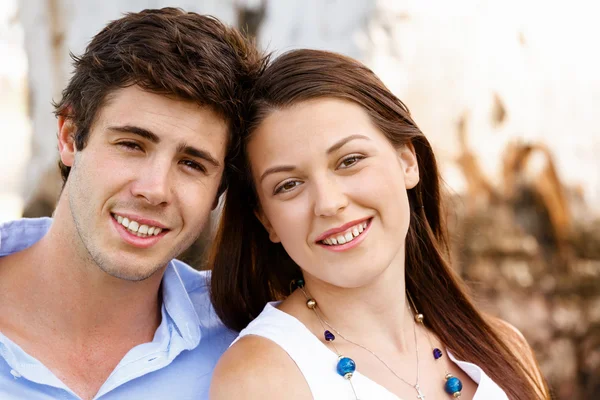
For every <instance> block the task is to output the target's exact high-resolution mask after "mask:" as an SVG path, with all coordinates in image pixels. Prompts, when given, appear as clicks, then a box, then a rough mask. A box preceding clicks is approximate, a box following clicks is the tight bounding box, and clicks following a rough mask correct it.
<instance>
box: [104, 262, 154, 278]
mask: <svg viewBox="0 0 600 400" xmlns="http://www.w3.org/2000/svg"><path fill="white" fill-rule="evenodd" d="M164 265H166V263H163V264H161V265H158V266H155V267H153V268H148V264H145V265H139V266H136V265H131V264H129V265H122V264H121V265H116V264H113V265H110V266H106V265H104V266H103V265H99V267H100V269H101V270H102V271H104V272H105V273H106V274H108V275H110V276H112V277H113V278H117V279H120V280H124V281H129V282H141V281H144V280H146V279H149V278H151V277H153V276H154V275H155V274H157V273H159V271H162V270H163V268H162V267H163V266H164Z"/></svg>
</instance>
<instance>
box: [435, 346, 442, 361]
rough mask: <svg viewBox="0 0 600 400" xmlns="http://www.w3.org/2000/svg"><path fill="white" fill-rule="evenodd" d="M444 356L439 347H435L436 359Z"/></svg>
mask: <svg viewBox="0 0 600 400" xmlns="http://www.w3.org/2000/svg"><path fill="white" fill-rule="evenodd" d="M442 356H443V354H442V351H441V350H440V349H438V348H435V349H433V358H435V359H436V360H437V359H438V358H441V357H442Z"/></svg>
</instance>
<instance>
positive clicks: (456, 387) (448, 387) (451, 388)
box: [444, 376, 462, 394]
mask: <svg viewBox="0 0 600 400" xmlns="http://www.w3.org/2000/svg"><path fill="white" fill-rule="evenodd" d="M444 390H445V391H446V393H448V394H454V393H456V392H460V391H461V390H462V382H461V381H460V379H458V378H457V377H455V376H451V377H450V378H448V379H447V380H446V384H445V385H444Z"/></svg>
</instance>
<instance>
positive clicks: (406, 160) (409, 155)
mask: <svg viewBox="0 0 600 400" xmlns="http://www.w3.org/2000/svg"><path fill="white" fill-rule="evenodd" d="M396 152H397V153H398V160H400V165H401V166H402V171H403V172H404V185H405V186H406V189H412V188H414V187H415V186H417V184H418V183H419V163H418V162H417V155H416V153H415V147H414V146H413V144H412V143H407V144H405V145H403V146H402V147H400V148H399V149H398V150H396Z"/></svg>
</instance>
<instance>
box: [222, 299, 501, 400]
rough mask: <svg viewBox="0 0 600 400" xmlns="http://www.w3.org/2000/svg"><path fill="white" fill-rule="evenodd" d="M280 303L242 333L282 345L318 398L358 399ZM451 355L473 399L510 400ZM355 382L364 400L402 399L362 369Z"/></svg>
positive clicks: (328, 355)
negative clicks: (472, 385) (471, 384)
mask: <svg viewBox="0 0 600 400" xmlns="http://www.w3.org/2000/svg"><path fill="white" fill-rule="evenodd" d="M278 304H279V302H271V303H268V304H267V305H266V306H265V308H264V310H263V311H262V313H261V314H260V315H259V316H258V317H257V318H256V319H255V320H254V321H252V322H251V323H250V324H249V325H248V327H246V329H244V330H243V331H241V332H240V335H239V336H238V338H237V339H236V340H235V341H234V343H235V342H236V341H237V340H239V339H240V338H242V337H244V336H246V335H256V336H261V337H264V338H266V339H269V340H271V341H272V342H274V343H276V344H277V345H278V346H280V347H281V348H282V349H283V350H284V351H285V352H286V353H287V354H288V355H289V356H290V358H291V359H292V360H294V362H295V363H296V365H297V366H298V369H299V370H300V372H302V374H303V375H304V379H306V382H307V383H308V386H309V387H310V390H311V392H312V395H313V398H314V399H315V400H332V399H355V396H354V393H353V392H352V388H351V387H350V385H349V384H348V382H346V380H345V379H344V378H342V377H341V376H340V375H338V373H337V372H336V370H335V366H336V365H337V355H336V354H335V353H334V352H333V351H331V350H330V349H329V348H328V347H327V346H326V345H325V344H324V343H322V342H321V341H320V340H319V339H318V338H317V337H316V336H315V335H313V334H312V332H311V331H309V330H308V328H306V326H304V324H302V322H300V321H299V320H298V319H296V318H295V317H292V316H291V315H289V314H287V313H285V312H283V311H281V310H279V309H278V308H276V306H277V305H278ZM447 353H448V357H449V358H450V359H451V360H452V362H454V363H455V364H456V365H457V366H458V367H460V369H462V370H463V371H464V372H465V373H466V374H467V375H469V376H470V377H471V379H472V380H473V381H474V382H475V383H476V384H477V385H478V387H477V391H476V393H475V396H474V397H473V400H508V397H507V396H506V394H505V393H504V391H503V390H502V389H501V388H500V387H499V386H498V385H497V384H496V383H495V382H494V381H492V380H491V379H490V378H489V377H488V376H487V375H486V374H485V372H484V371H483V370H482V369H481V368H479V367H478V366H477V365H475V364H471V363H468V362H464V361H458V360H456V359H455V358H454V356H453V355H452V354H451V353H450V352H448V351H447ZM352 383H353V385H354V388H355V390H356V394H357V396H358V398H359V399H360V400H401V399H400V398H399V397H398V396H396V395H395V394H393V393H391V392H390V391H388V390H387V389H386V388H384V387H383V386H381V385H379V384H378V383H376V382H374V381H372V380H371V379H369V378H367V377H366V376H364V375H362V374H361V373H360V372H359V371H358V370H357V371H356V372H355V373H354V375H353V376H352Z"/></svg>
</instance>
